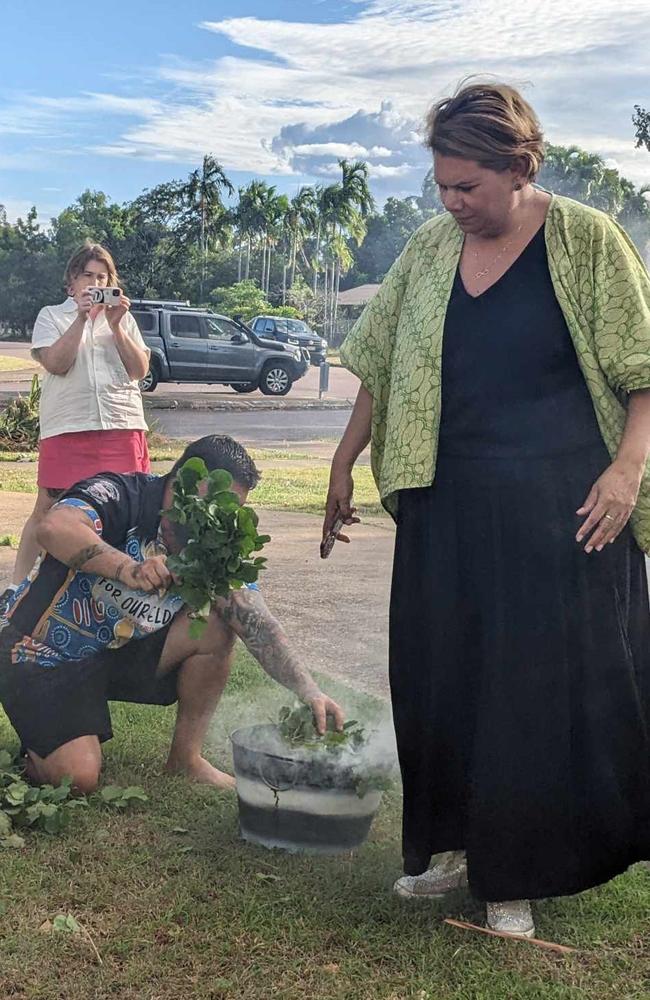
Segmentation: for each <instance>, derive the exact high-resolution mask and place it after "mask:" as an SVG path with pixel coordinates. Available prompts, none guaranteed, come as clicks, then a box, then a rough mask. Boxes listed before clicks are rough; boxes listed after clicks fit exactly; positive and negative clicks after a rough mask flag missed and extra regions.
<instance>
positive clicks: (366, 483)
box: [0, 447, 383, 515]
mask: <svg viewBox="0 0 650 1000" xmlns="http://www.w3.org/2000/svg"><path fill="white" fill-rule="evenodd" d="M170 450H171V449H170ZM4 454H5V455H6V454H7V453H4ZM178 454H180V451H179V452H178ZM251 454H252V455H253V457H254V458H255V459H257V460H260V459H263V458H268V459H269V460H271V459H274V458H277V457H278V456H281V457H282V459H283V460H285V461H292V460H296V459H297V458H299V457H300V458H302V459H304V458H305V456H304V455H300V456H299V455H297V454H293V455H292V454H291V453H289V455H291V457H290V458H289V459H287V453H286V452H265V451H254V452H251ZM15 457H16V456H15V455H14V456H12V458H13V459H14V461H10V460H8V459H7V460H5V459H4V458H3V455H2V453H0V490H13V491H15V492H18V493H21V492H24V493H35V492H36V463H35V462H30V463H29V464H27V463H23V462H16V461H15ZM24 457H25V458H32V457H34V458H35V456H32V455H31V454H29V455H26V456H24ZM175 457H177V453H176V452H174V453H173V454H170V455H165V454H164V451H163V449H162V448H160V447H158V448H157V449H154V450H153V451H152V458H154V460H155V461H169V462H171V461H173V459H174V458H175ZM328 480H329V467H328V466H327V464H326V463H322V464H314V465H313V466H308V467H304V466H303V467H300V466H291V465H287V466H286V467H285V466H283V467H282V468H267V469H265V470H264V475H263V478H262V481H261V483H260V484H259V486H258V487H257V488H256V489H255V491H254V492H253V493H252V494H251V501H250V502H251V504H252V505H253V506H254V507H259V508H264V507H266V508H270V509H273V510H289V511H291V510H293V511H305V512H307V513H314V514H319V513H321V512H322V511H323V509H324V504H325V497H326V496H327V484H328ZM354 481H355V501H356V505H357V507H358V509H359V511H360V513H361V514H362V515H363V514H366V515H367V514H382V513H383V508H382V506H381V504H380V502H379V496H378V493H377V489H376V487H375V483H374V480H373V478H372V473H371V471H370V469H369V468H368V467H367V466H359V467H358V468H357V469H356V470H355V474H354Z"/></svg>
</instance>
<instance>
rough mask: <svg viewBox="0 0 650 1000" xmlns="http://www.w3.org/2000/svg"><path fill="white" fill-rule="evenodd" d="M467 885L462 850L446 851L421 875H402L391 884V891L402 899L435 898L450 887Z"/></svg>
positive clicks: (449, 889) (465, 866) (450, 888)
mask: <svg viewBox="0 0 650 1000" xmlns="http://www.w3.org/2000/svg"><path fill="white" fill-rule="evenodd" d="M466 885H467V862H466V861H465V852H464V851H447V852H446V853H445V854H441V855H440V856H439V859H438V861H437V862H436V864H435V865H434V866H433V868H430V869H429V870H428V871H426V872H422V874H421V875H403V876H402V877H401V878H398V880H397V882H396V883H395V885H394V886H393V892H394V893H396V894H397V895H398V896H401V897H402V898H403V899H424V898H426V897H428V898H429V899H437V898H439V897H440V896H444V894H445V893H446V892H451V891H452V889H462V888H464V887H465V886H466Z"/></svg>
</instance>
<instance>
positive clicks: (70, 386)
mask: <svg viewBox="0 0 650 1000" xmlns="http://www.w3.org/2000/svg"><path fill="white" fill-rule="evenodd" d="M76 316H77V304H76V302H75V301H74V299H71V298H68V299H66V301H65V302H62V303H61V305H57V306H45V307H44V308H43V309H41V311H40V312H39V314H38V316H37V317H36V323H35V324H34V330H33V333H32V356H33V357H34V358H35V359H36V360H37V361H38V360H39V358H38V353H37V352H38V349H39V348H41V347H50V346H51V345H52V344H55V343H56V342H57V340H58V339H59V337H61V336H63V334H64V333H65V332H66V331H67V330H68V329H69V327H70V326H71V325H72V323H73V322H74V320H75V318H76ZM121 328H122V329H123V330H124V331H125V332H126V333H127V334H128V336H129V337H130V338H131V340H133V341H134V342H135V343H136V344H137V345H138V347H141V348H142V349H143V350H144V351H146V352H147V354H149V353H150V352H149V348H148V347H147V345H146V344H145V342H144V340H143V339H142V334H141V333H140V330H139V328H138V324H137V323H136V321H135V320H134V318H133V316H131V314H130V313H126V315H125V316H124V317H123V319H122V320H121ZM40 426H41V438H48V437H54V436H55V435H56V434H70V433H74V432H76V431H107V430H146V429H147V424H146V421H145V419H144V411H143V408H142V395H141V393H140V388H139V386H138V383H137V381H134V380H133V379H130V378H129V376H128V374H127V371H126V368H125V367H124V362H123V361H122V359H121V357H120V354H119V351H118V349H117V346H116V344H115V338H114V336H113V333H112V331H111V328H110V327H109V325H108V322H107V320H106V315H105V313H104V310H103V309H102V311H101V312H100V313H99V314H98V316H97V317H96V318H95V320H94V321H93V320H90V319H88V320H86V325H85V327H84V332H83V334H82V337H81V342H80V344H79V350H78V351H77V357H76V358H75V360H74V363H73V365H72V367H71V368H70V369H69V371H67V372H66V373H65V375H51V374H50V373H49V372H46V374H45V375H44V377H43V384H42V392H41V409H40Z"/></svg>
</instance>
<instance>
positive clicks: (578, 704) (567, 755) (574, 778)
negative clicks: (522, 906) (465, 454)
mask: <svg viewBox="0 0 650 1000" xmlns="http://www.w3.org/2000/svg"><path fill="white" fill-rule="evenodd" d="M608 464H609V458H608V456H607V453H606V451H605V449H604V448H603V447H601V446H597V447H595V448H592V449H590V450H587V451H583V452H580V453H579V454H574V455H570V456H566V455H565V456H562V457H553V458H534V459H530V460H527V459H516V460H510V459H467V458H462V459H461V458H450V457H447V458H440V459H439V463H438V469H437V472H436V479H435V482H434V484H433V486H431V487H429V488H426V489H414V490H404V491H402V492H401V494H400V503H399V515H398V528H397V544H396V553H395V567H394V577H393V590H392V598H391V640H390V682H391V692H392V699H393V712H394V719H395V728H396V733H397V744H398V750H399V758H400V766H401V770H402V779H403V785H404V820H403V852H404V869H405V871H406V872H407V874H411V875H415V874H419V873H420V872H422V871H424V870H425V869H426V868H427V866H428V865H429V862H430V859H431V856H432V855H433V854H437V853H439V852H441V851H449V850H461V849H465V850H466V852H467V862H468V875H469V884H470V889H471V890H472V892H473V893H474V895H475V896H476V897H477V898H479V899H485V900H492V901H498V900H509V899H535V898H540V897H543V896H558V895H564V894H568V893H575V892H579V891H581V890H583V889H587V888H590V887H591V886H594V885H597V884H599V883H602V882H604V881H606V880H608V879H610V878H612V877H613V876H615V875H617V874H619V873H621V872H623V871H625V869H626V868H627V867H628V866H629V865H630V864H632V863H633V862H636V861H639V860H641V859H644V858H650V741H649V731H650V610H649V607H648V587H647V581H646V575H645V565H644V558H643V555H642V553H641V551H640V549H639V548H638V546H637V545H636V543H635V542H634V540H633V538H632V535H631V532H630V530H629V528H627V529H626V530H625V531H624V532H623V533H622V534H621V536H620V537H619V538H618V539H617V541H616V542H615V543H614V544H613V545H609V546H607V547H606V549H605V550H604V551H603V552H600V553H597V552H592V553H591V554H589V555H587V554H586V553H585V552H584V543H583V545H578V544H577V543H576V541H575V535H576V532H577V530H578V527H579V525H580V523H581V521H582V520H583V519H582V518H579V517H577V515H576V514H575V511H576V510H577V508H578V507H580V506H581V504H582V503H583V501H584V500H585V498H586V496H587V493H588V491H589V489H590V487H591V486H592V484H593V482H594V481H595V479H596V478H597V477H598V476H599V475H600V474H601V473H602V472H603V470H604V469H605V468H606V467H607V465H608Z"/></svg>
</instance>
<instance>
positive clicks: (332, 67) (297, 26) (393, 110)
mask: <svg viewBox="0 0 650 1000" xmlns="http://www.w3.org/2000/svg"><path fill="white" fill-rule="evenodd" d="M351 10H352V12H353V13H352V16H351V17H350V16H349V17H348V19H347V20H345V21H344V20H341V21H340V22H339V23H326V24H319V23H301V22H299V21H296V22H292V23H291V22H286V21H280V20H273V19H269V20H263V19H261V18H253V17H245V18H243V17H242V18H237V17H235V18H228V19H224V20H221V21H206V22H203V24H202V25H201V27H202V28H203V29H204V30H205V31H208V32H212V33H215V34H218V35H220V36H221V37H223V38H225V39H227V40H228V41H229V42H230V43H232V44H233V45H235V46H238V47H239V49H240V53H239V54H237V55H228V56H226V57H222V58H220V59H217V60H215V61H211V62H205V61H204V62H202V63H201V64H188V63H184V64H181V63H180V62H175V63H171V62H167V63H166V64H165V65H164V66H162V67H161V68H160V70H159V84H160V87H161V88H169V89H170V91H171V97H170V98H168V99H167V100H163V97H162V96H161V97H160V99H159V100H151V99H148V98H141V97H138V96H135V97H123V96H117V95H112V94H98V93H81V94H79V95H78V96H73V97H64V98H60V99H59V98H38V99H36V98H32V99H29V100H26V101H23V102H22V109H23V110H26V111H27V113H26V114H21V107H19V105H18V104H16V105H15V106H10V107H8V108H6V109H5V110H4V111H0V133H2V132H3V131H4V132H11V131H13V132H16V133H18V132H20V133H22V134H23V135H28V134H30V133H34V134H43V132H45V131H47V130H48V129H49V130H51V131H55V132H56V134H57V135H58V136H60V135H61V134H62V132H63V131H64V129H65V128H66V126H68V125H69V123H70V122H71V121H72V120H74V121H77V120H78V119H79V118H80V117H83V116H88V115H91V114H94V113H96V112H97V111H101V112H102V114H104V115H106V116H107V117H106V120H107V121H109V120H110V118H109V116H110V115H116V116H121V117H124V116H129V117H131V118H133V119H134V120H133V122H132V123H131V124H129V125H126V126H124V125H123V126H122V127H121V128H120V130H119V131H118V132H117V133H116V134H111V135H110V136H106V137H105V138H104V137H102V140H101V141H98V139H97V136H96V134H93V138H92V140H90V142H92V151H94V152H95V153H100V154H101V155H105V156H111V157H124V158H134V157H140V158H146V159H151V160H175V161H182V162H187V163H195V162H196V161H197V160H198V159H199V158H200V157H201V156H202V155H203V154H204V153H206V152H210V153H212V154H214V155H215V156H216V157H217V158H218V159H219V160H220V161H221V163H222V164H223V166H224V167H225V168H226V170H230V171H245V172H248V173H254V174H276V175H285V176H295V175H297V174H299V175H302V176H333V175H334V174H335V173H337V172H338V167H337V165H336V160H337V159H338V158H339V157H341V156H346V157H348V158H352V159H354V158H363V159H367V160H368V162H369V164H370V169H371V173H372V176H373V177H374V179H375V183H376V184H377V185H378V186H379V188H380V190H382V191H386V192H390V193H409V191H410V192H413V191H415V190H417V187H418V185H419V183H420V181H421V179H422V177H423V175H424V172H425V171H426V169H427V166H428V156H427V154H426V152H424V151H423V149H422V147H421V145H420V140H419V136H418V131H419V128H420V123H421V121H422V117H423V114H424V112H425V110H426V108H427V106H428V105H429V104H430V102H431V101H432V100H434V99H436V98H438V97H440V96H442V95H443V94H445V93H448V92H449V91H450V90H451V89H452V88H453V87H454V86H455V84H456V83H457V82H458V81H459V80H460V79H462V78H463V77H465V76H467V75H470V74H475V73H478V74H485V73H490V74H492V75H494V76H497V77H500V78H505V79H507V80H509V81H510V82H513V83H515V85H520V86H522V87H523V89H524V91H525V93H526V95H527V96H528V97H529V99H530V100H531V101H532V103H533V104H534V106H535V107H536V109H537V110H538V112H539V114H540V117H541V119H542V121H543V123H544V125H545V128H546V131H547V134H548V136H549V138H550V139H551V141H554V142H561V143H567V144H569V143H572V142H575V143H579V144H581V145H584V146H585V147H586V148H587V149H589V150H592V151H594V152H598V153H601V154H602V155H605V156H608V157H609V158H610V159H614V160H616V162H617V163H620V164H621V165H622V167H623V168H624V169H625V171H626V173H628V174H629V176H630V177H631V179H632V180H635V181H636V182H637V183H638V182H641V181H642V180H644V179H647V176H648V173H649V172H650V171H649V170H648V166H647V163H648V156H647V153H646V152H645V151H634V148H633V129H632V124H631V114H632V107H633V105H634V103H644V99H645V100H647V92H648V91H647V58H648V57H647V53H648V51H650V10H649V8H648V3H647V0H598V3H596V2H595V0H572V2H571V3H570V4H568V3H566V0H528V2H527V3H526V4H508V5H506V4H505V3H504V2H503V0H353V6H352V8H351ZM528 81H533V84H529V83H528ZM150 82H151V81H149V83H150ZM362 150H363V152H362ZM398 183H399V185H400V189H399V191H398V190H397V184H398Z"/></svg>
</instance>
